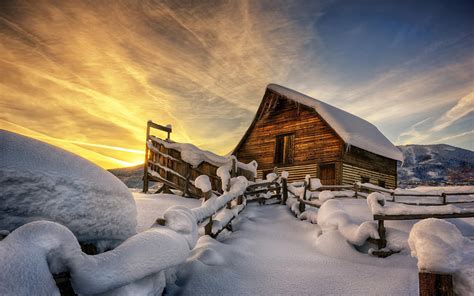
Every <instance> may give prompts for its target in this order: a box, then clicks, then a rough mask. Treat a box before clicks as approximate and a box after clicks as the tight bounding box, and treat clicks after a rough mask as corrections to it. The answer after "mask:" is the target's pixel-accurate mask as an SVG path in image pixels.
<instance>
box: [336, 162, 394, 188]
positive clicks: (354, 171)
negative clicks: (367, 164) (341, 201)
mask: <svg viewBox="0 0 474 296" xmlns="http://www.w3.org/2000/svg"><path fill="white" fill-rule="evenodd" d="M361 177H368V178H370V179H369V182H370V183H372V184H374V185H378V181H379V180H383V181H385V187H386V188H391V189H394V188H395V187H396V182H397V179H396V176H395V175H390V174H384V173H379V172H375V171H373V170H368V169H364V168H361V167H357V166H353V165H350V164H347V163H343V164H342V184H348V185H352V184H354V183H355V182H360V181H361Z"/></svg>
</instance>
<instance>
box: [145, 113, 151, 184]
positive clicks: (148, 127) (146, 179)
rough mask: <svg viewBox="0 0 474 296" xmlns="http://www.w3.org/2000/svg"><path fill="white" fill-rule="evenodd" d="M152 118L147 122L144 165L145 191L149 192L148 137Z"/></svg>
mask: <svg viewBox="0 0 474 296" xmlns="http://www.w3.org/2000/svg"><path fill="white" fill-rule="evenodd" d="M150 122H151V121H150V120H148V121H147V123H146V140H145V164H144V166H143V192H144V193H147V192H148V138H149V137H150Z"/></svg>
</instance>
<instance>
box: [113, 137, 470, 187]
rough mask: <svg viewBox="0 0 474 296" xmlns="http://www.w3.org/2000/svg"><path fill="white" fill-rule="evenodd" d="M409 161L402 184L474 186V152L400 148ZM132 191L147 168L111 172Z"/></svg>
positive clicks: (401, 174)
mask: <svg viewBox="0 0 474 296" xmlns="http://www.w3.org/2000/svg"><path fill="white" fill-rule="evenodd" d="M398 148H400V149H401V150H402V152H403V156H404V158H405V161H404V162H403V164H399V167H398V183H399V184H400V185H401V186H409V185H447V184H457V185H462V184H469V185H474V152H473V151H469V150H466V149H462V148H457V147H454V146H450V145H445V144H439V145H403V146H398ZM109 171H110V172H111V173H112V174H114V175H115V176H117V177H118V178H119V179H120V180H122V181H123V182H124V183H125V184H126V185H127V186H128V187H130V188H141V187H142V186H143V181H142V177H143V165H142V164H141V165H137V166H133V167H127V168H119V169H111V170H109Z"/></svg>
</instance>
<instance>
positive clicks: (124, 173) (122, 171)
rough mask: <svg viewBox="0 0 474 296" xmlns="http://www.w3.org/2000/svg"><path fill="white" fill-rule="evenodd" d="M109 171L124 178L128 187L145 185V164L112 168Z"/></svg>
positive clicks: (121, 178)
mask: <svg viewBox="0 0 474 296" xmlns="http://www.w3.org/2000/svg"><path fill="white" fill-rule="evenodd" d="M109 172H111V173H112V174H114V175H115V176H116V177H117V178H119V179H120V180H122V182H123V183H125V185H127V187H128V188H142V187H143V164H139V165H136V166H132V167H125V168H118V169H110V170H109Z"/></svg>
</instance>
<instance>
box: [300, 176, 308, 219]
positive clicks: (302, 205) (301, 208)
mask: <svg viewBox="0 0 474 296" xmlns="http://www.w3.org/2000/svg"><path fill="white" fill-rule="evenodd" d="M307 187H308V183H306V181H304V191H303V198H300V203H299V205H298V210H299V211H300V213H303V212H304V211H305V210H306V205H305V203H304V202H303V201H304V200H306V189H307Z"/></svg>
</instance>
